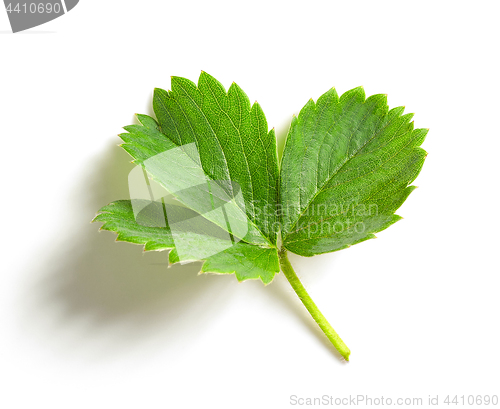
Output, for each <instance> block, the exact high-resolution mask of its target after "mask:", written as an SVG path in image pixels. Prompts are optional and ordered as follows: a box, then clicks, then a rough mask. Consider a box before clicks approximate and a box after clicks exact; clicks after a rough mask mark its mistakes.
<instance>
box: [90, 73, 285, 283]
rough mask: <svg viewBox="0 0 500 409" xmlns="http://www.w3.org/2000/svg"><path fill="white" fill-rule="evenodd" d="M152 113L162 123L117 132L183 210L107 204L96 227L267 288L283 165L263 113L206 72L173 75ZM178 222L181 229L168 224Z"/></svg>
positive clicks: (144, 119) (154, 201)
mask: <svg viewBox="0 0 500 409" xmlns="http://www.w3.org/2000/svg"><path fill="white" fill-rule="evenodd" d="M153 108H154V111H155V115H156V117H157V119H158V121H156V120H155V119H154V118H151V117H149V116H147V115H137V119H138V122H139V124H136V125H130V126H126V127H125V128H124V129H125V130H126V131H127V132H126V133H123V134H120V137H121V138H122V140H123V141H124V143H123V144H122V145H121V146H122V147H123V148H124V149H125V150H126V151H127V152H128V153H129V154H130V155H131V156H132V157H133V159H134V163H136V164H137V165H140V166H141V167H142V168H143V169H144V171H146V172H147V176H148V178H149V179H151V180H152V181H154V182H156V183H157V184H159V185H160V186H162V187H163V188H164V189H165V190H166V192H165V193H170V194H171V195H172V196H173V197H174V198H175V199H177V201H178V202H179V205H183V206H185V207H181V206H173V207H172V206H170V207H168V205H165V203H164V202H163V203H162V201H161V200H160V201H158V198H156V197H151V201H150V202H148V201H146V200H144V198H139V199H138V198H132V201H131V202H129V203H128V204H125V203H123V202H122V201H120V202H119V203H120V205H119V206H118V205H116V204H115V203H116V202H114V203H112V204H111V205H108V206H106V207H104V208H103V209H101V210H100V214H99V215H98V216H97V217H96V219H95V220H96V221H103V222H105V225H104V226H103V227H102V228H103V229H106V230H112V229H113V230H112V231H115V232H117V233H118V234H119V236H118V239H119V240H128V241H131V242H134V243H140V244H144V245H145V249H146V250H149V249H155V250H157V249H172V248H174V247H176V249H175V250H174V251H172V252H171V253H170V255H169V259H170V261H171V262H172V263H174V262H181V261H182V262H185V261H196V260H202V261H205V263H204V264H203V267H202V272H205V271H213V272H216V273H234V274H235V275H236V277H237V278H238V280H245V279H249V278H260V279H261V280H262V281H263V282H264V283H266V284H267V283H269V282H270V281H271V280H272V278H273V277H274V274H275V273H276V272H278V271H279V264H278V253H277V248H276V239H277V231H278V223H277V216H276V212H275V208H276V206H277V197H278V164H277V163H278V162H277V148H276V137H275V135H274V130H271V131H268V127H267V121H266V118H265V116H264V113H263V112H262V110H261V108H260V106H259V105H258V104H257V103H255V104H253V105H250V102H249V100H248V97H247V96H246V95H245V93H244V92H243V91H242V90H241V88H239V87H238V86H237V85H236V84H235V83H233V84H232V85H231V87H230V88H229V90H228V91H227V92H226V91H225V90H224V88H223V87H222V85H221V84H220V83H219V82H218V81H217V80H215V79H214V78H213V77H211V76H210V75H208V74H206V73H204V72H203V73H202V74H201V75H200V79H199V83H198V86H196V85H195V84H194V83H192V82H191V81H189V80H187V79H184V78H179V77H172V91H164V90H161V89H156V90H155V93H154V98H153ZM138 176H139V178H141V177H142V176H143V175H142V174H141V172H139V175H138ZM130 180H131V178H130V176H129V181H130ZM149 183H150V182H149V181H148V186H149ZM131 193H132V191H131ZM125 206H129V207H128V208H127V209H125ZM165 206H167V207H165ZM222 208H223V211H221V210H220V209H222ZM138 209H139V210H138ZM115 210H119V212H118V211H115ZM125 210H127V211H125ZM138 213H140V219H141V220H139V214H138ZM167 215H168V217H167ZM164 216H165V217H164ZM197 216H198V217H197ZM120 218H122V223H120ZM167 219H168V220H167ZM172 219H175V220H176V221H178V222H179V221H180V222H181V223H180V226H181V228H182V229H181V228H180V227H175V226H177V225H176V224H173V225H172V223H170V224H171V225H170V226H169V225H168V224H169V221H171V220H172ZM151 220H153V223H151ZM229 221H230V222H229ZM227 233H229V235H228V234H227ZM163 236H164V237H163ZM167 237H168V239H167ZM245 258H247V260H244V259H245ZM229 262H230V264H228V263H229ZM207 269H208V270H207Z"/></svg>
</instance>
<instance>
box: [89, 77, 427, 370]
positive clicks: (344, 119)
mask: <svg viewBox="0 0 500 409" xmlns="http://www.w3.org/2000/svg"><path fill="white" fill-rule="evenodd" d="M153 108H154V112H155V115H156V118H157V119H154V118H151V117H149V116H146V115H138V116H137V118H138V121H139V124H137V125H130V126H127V127H125V130H126V131H127V132H126V133H123V134H121V135H120V137H121V138H122V139H123V141H124V143H123V145H122V147H123V148H124V149H125V150H126V151H127V152H128V153H129V154H130V155H131V156H132V157H133V158H134V162H135V163H136V164H137V165H139V166H138V167H137V168H136V169H134V170H133V171H132V172H131V173H130V174H129V186H130V187H131V192H130V193H131V200H119V201H116V202H112V203H110V204H109V205H107V206H104V207H103V208H102V209H101V210H100V211H99V213H98V214H97V216H96V217H95V219H94V221H98V222H102V223H103V225H102V227H101V229H103V230H109V231H113V232H116V233H117V234H118V238H117V240H121V241H128V242H131V243H137V244H143V245H144V250H170V253H169V261H170V263H177V262H189V261H202V265H201V268H200V272H202V273H204V272H210V273H215V274H235V276H236V278H237V279H238V280H239V281H243V280H247V279H261V280H262V281H263V282H264V283H265V284H268V283H270V282H271V281H272V280H273V278H274V276H275V274H276V273H277V272H279V270H280V268H281V271H283V273H284V275H285V276H286V278H287V279H288V281H289V282H290V284H291V286H292V288H293V289H294V290H295V292H296V293H297V295H298V296H299V298H300V300H301V301H302V303H303V304H304V306H305V307H306V308H307V310H308V311H309V312H310V314H311V316H312V317H313V318H314V320H315V321H316V323H317V324H318V325H319V326H320V328H321V329H322V330H323V332H324V333H325V335H326V336H327V337H328V339H329V340H330V341H331V342H332V344H333V345H334V346H335V348H336V349H337V350H338V351H339V352H340V354H341V355H342V356H343V357H344V358H345V359H346V360H349V356H350V350H349V348H348V347H347V346H346V345H345V344H344V342H343V341H342V339H341V338H340V337H339V336H338V334H337V333H336V332H335V330H334V329H333V328H332V327H331V325H330V324H329V323H328V321H327V320H326V318H325V317H324V316H323V314H322V313H321V312H320V311H319V309H318V307H317V306H316V304H315V303H314V301H313V300H312V299H311V297H310V296H309V294H308V293H307V291H306V289H305V288H304V286H303V285H302V283H301V282H300V280H299V278H298V277H297V275H296V274H295V271H294V270H293V267H292V265H291V264H290V261H289V260H288V256H287V252H288V251H291V252H294V253H296V254H299V255H302V256H314V255H316V254H321V253H327V252H332V251H337V250H341V249H344V248H346V247H349V246H351V245H353V244H357V243H361V242H363V241H366V240H368V239H371V238H374V237H375V236H374V233H377V232H379V231H381V230H384V229H386V228H387V227H389V226H390V225H392V224H393V223H395V222H396V221H398V220H400V219H401V218H400V217H399V216H397V215H396V214H395V212H396V210H397V209H398V208H399V207H400V206H401V205H402V204H403V202H404V201H405V200H406V198H407V197H408V196H409V194H410V193H411V192H412V191H413V190H414V189H415V186H411V183H412V182H413V181H414V180H415V178H416V177H417V176H418V174H419V172H420V170H421V168H422V165H423V163H424V160H425V157H426V152H425V151H424V150H423V149H421V148H420V145H421V144H422V142H423V141H424V139H425V136H426V134H427V130H426V129H414V127H413V122H410V121H411V118H412V115H411V114H406V115H403V110H404V109H403V108H402V107H398V108H394V109H391V110H389V108H388V106H387V101H386V96H385V95H373V96H371V97H369V98H367V99H365V94H364V91H363V89H362V88H355V89H353V90H351V91H348V92H346V93H345V94H343V95H342V96H341V97H340V98H339V97H338V95H337V93H336V91H335V90H334V89H331V90H330V91H328V92H326V93H325V94H324V95H322V96H321V97H320V98H319V99H318V101H317V102H316V103H314V102H313V101H312V100H310V101H309V102H308V103H307V104H306V106H305V107H304V108H303V109H302V110H301V111H300V114H299V115H298V117H294V118H293V120H292V124H291V126H290V130H289V132H288V135H287V139H286V143H285V148H284V152H283V157H282V161H281V171H280V172H279V171H278V164H277V163H278V162H277V149H276V137H275V135H274V131H273V130H271V131H268V128H267V122H266V119H265V116H264V114H263V112H262V110H261V108H260V106H259V105H258V104H257V103H255V104H253V105H250V102H249V100H248V98H247V96H246V95H245V93H244V92H243V91H242V90H241V89H240V88H239V87H238V86H237V85H236V84H234V83H233V84H232V85H231V87H230V88H229V90H228V91H227V92H226V91H225V89H224V88H223V86H222V85H221V84H220V83H219V82H218V81H217V80H215V79H214V78H213V77H211V76H209V75H208V74H206V73H202V74H201V76H200V79H199V82H198V85H196V84H194V83H192V82H191V81H189V80H187V79H184V78H179V77H172V90H171V91H164V90H161V89H156V90H155V94H154V98H153ZM135 183H137V186H136V187H134V188H133V186H134V184H135ZM146 193H147V195H146V196H144V195H145V194H146ZM169 195H170V196H169ZM169 198H170V199H171V200H170V201H169V200H166V199H169ZM278 232H280V233H281V236H280V238H281V240H278ZM278 243H280V244H278Z"/></svg>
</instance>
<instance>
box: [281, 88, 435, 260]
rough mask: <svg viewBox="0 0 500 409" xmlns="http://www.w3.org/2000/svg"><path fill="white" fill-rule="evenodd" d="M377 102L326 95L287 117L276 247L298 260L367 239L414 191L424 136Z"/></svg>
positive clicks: (358, 95) (356, 92)
mask: <svg viewBox="0 0 500 409" xmlns="http://www.w3.org/2000/svg"><path fill="white" fill-rule="evenodd" d="M411 118H412V114H407V115H403V108H402V107H398V108H394V109H391V110H389V109H388V106H387V98H386V96H385V95H373V96H371V97H369V98H367V99H365V93H364V91H363V89H362V88H355V89H353V90H351V91H348V92H346V93H345V94H343V95H342V96H341V97H340V98H339V97H338V95H337V93H336V91H335V90H334V89H331V90H330V91H328V92H326V93H325V94H323V95H322V96H321V97H320V98H319V99H318V101H317V103H314V102H313V101H312V100H310V101H309V102H308V103H307V104H306V105H305V106H304V108H303V109H302V110H301V111H300V113H299V115H298V117H294V118H293V120H292V124H291V126H290V130H289V132H288V135H287V140H286V143H285V149H284V152H283V158H282V162H281V175H280V201H281V207H282V214H281V221H282V239H283V246H284V247H285V248H286V249H288V250H290V251H292V252H293V253H296V254H300V255H302V256H313V255H315V254H321V253H326V252H331V251H337V250H341V249H344V248H347V247H349V246H351V245H353V244H357V243H360V242H363V241H365V240H368V239H371V238H374V237H375V235H374V233H377V232H379V231H381V230H384V229H386V228H387V227H389V226H390V225H391V224H393V223H395V222H396V221H398V220H400V219H401V218H400V217H399V216H397V215H395V214H394V212H395V211H396V210H397V209H398V208H399V207H400V206H401V205H402V204H403V202H404V201H405V200H406V198H407V197H408V195H409V194H410V193H411V192H412V191H413V190H414V189H415V187H414V186H409V185H410V184H411V183H412V182H413V180H414V179H415V178H416V177H417V175H418V173H419V172H420V169H421V168H422V165H423V163H424V160H425V157H426V155H427V154H426V152H425V151H424V150H423V149H421V148H420V147H419V146H420V145H421V144H422V142H423V141H424V139H425V136H426V134H427V130H426V129H413V122H410V120H411Z"/></svg>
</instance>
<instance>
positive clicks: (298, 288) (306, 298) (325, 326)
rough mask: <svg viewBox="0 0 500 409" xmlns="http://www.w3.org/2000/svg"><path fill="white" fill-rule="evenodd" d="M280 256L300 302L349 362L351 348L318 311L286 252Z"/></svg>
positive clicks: (283, 267)
mask: <svg viewBox="0 0 500 409" xmlns="http://www.w3.org/2000/svg"><path fill="white" fill-rule="evenodd" d="M279 256H280V265H281V270H282V271H283V273H284V274H285V277H286V278H287V280H288V282H289V283H290V284H291V286H292V288H293V289H294V291H295V292H296V293H297V295H298V296H299V298H300V301H302V304H304V306H305V307H306V308H307V311H309V314H311V316H312V317H313V318H314V321H316V323H317V324H318V325H319V327H320V328H321V329H322V330H323V332H324V333H325V335H326V336H327V338H328V339H329V340H330V342H331V343H332V344H333V346H334V347H335V348H336V349H337V351H339V352H340V355H342V356H343V357H344V358H345V360H346V361H349V355H350V354H351V351H350V350H349V348H347V345H346V344H344V341H342V340H341V339H340V337H339V336H338V334H337V333H336V332H335V330H334V329H333V328H332V326H331V325H330V323H329V322H328V321H327V320H326V318H325V316H324V315H323V314H322V313H321V311H320V310H319V309H318V307H317V306H316V304H315V303H314V301H313V300H312V298H311V296H310V295H309V294H308V293H307V291H306V289H305V288H304V286H303V285H302V283H301V282H300V280H299V277H297V274H295V271H294V270H293V267H292V265H291V264H290V261H289V260H288V256H287V254H286V250H285V249H282V250H280V252H279Z"/></svg>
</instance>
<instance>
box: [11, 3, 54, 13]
mask: <svg viewBox="0 0 500 409" xmlns="http://www.w3.org/2000/svg"><path fill="white" fill-rule="evenodd" d="M60 12H61V4H59V3H55V4H52V3H30V4H27V3H24V4H20V3H14V5H13V4H12V3H9V4H8V5H7V13H25V14H26V13H31V14H35V13H38V14H42V13H56V14H58V13H60Z"/></svg>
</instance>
